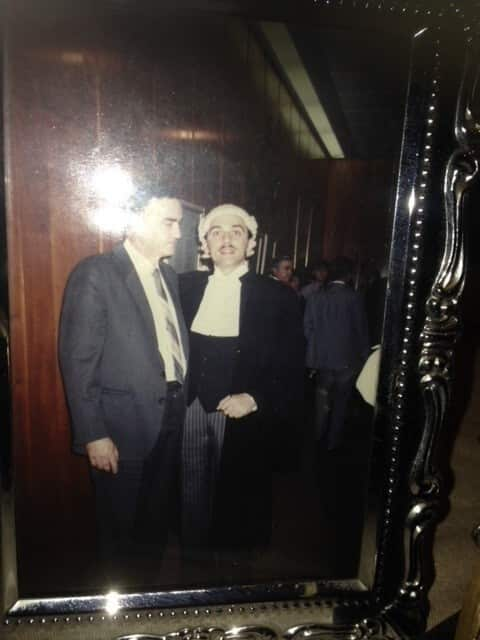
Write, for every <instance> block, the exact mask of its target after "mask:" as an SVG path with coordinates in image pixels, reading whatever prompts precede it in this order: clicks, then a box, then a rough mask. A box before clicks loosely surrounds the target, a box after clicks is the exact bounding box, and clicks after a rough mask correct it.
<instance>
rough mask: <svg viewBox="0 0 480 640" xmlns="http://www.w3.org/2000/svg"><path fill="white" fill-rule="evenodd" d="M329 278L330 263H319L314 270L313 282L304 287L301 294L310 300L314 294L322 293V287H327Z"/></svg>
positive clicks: (323, 261)
mask: <svg viewBox="0 0 480 640" xmlns="http://www.w3.org/2000/svg"><path fill="white" fill-rule="evenodd" d="M327 278H328V262H325V260H322V261H320V262H317V263H316V264H315V265H314V266H313V268H312V280H311V282H309V283H308V284H306V285H305V286H304V287H302V289H301V291H300V293H301V294H302V296H303V297H304V298H305V300H308V298H309V297H310V296H311V295H312V293H316V292H317V291H320V289H321V288H322V287H324V286H325V283H326V281H327Z"/></svg>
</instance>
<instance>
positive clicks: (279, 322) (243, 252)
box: [180, 205, 304, 552]
mask: <svg viewBox="0 0 480 640" xmlns="http://www.w3.org/2000/svg"><path fill="white" fill-rule="evenodd" d="M256 233H257V223H256V220H255V218H253V216H250V215H249V214H248V213H247V212H246V211H244V210H243V209H241V208H239V207H237V206H234V205H221V206H219V207H216V208H215V209H213V210H212V211H210V213H209V214H208V215H207V216H205V217H204V218H203V219H202V220H201V222H200V225H199V238H200V242H201V245H202V249H203V253H204V257H208V258H210V259H211V261H212V263H213V267H214V270H213V273H211V274H209V273H207V272H201V271H197V272H192V273H189V274H185V275H183V276H181V279H180V294H181V300H182V306H183V309H184V314H185V321H186V323H187V326H188V327H189V328H190V340H191V350H190V353H191V356H190V364H189V393H188V399H187V404H188V409H187V416H186V425H185V436H184V459H183V474H182V475H183V527H182V532H183V540H184V544H185V545H186V546H187V547H190V548H195V547H196V548H205V547H206V548H214V549H215V550H220V549H228V550H238V551H246V552H249V551H251V550H252V549H255V548H258V547H260V546H264V545H266V544H267V543H268V541H269V538H270V530H271V507H272V504H271V503H272V501H271V482H272V469H274V468H275V467H276V466H277V465H278V464H280V463H281V462H282V461H281V460H280V457H281V456H282V454H283V453H284V451H282V446H281V445H286V446H287V447H290V450H291V449H292V448H294V445H295V442H296V440H297V439H298V436H297V433H296V431H295V417H296V414H297V412H299V411H301V407H302V402H303V398H302V378H303V366H304V361H303V357H304V338H303V335H302V324H301V314H300V309H299V305H298V303H297V300H296V297H295V294H294V292H293V291H292V290H291V289H290V288H289V287H286V286H284V285H283V284H281V283H279V282H275V281H274V280H272V279H271V278H267V277H264V276H260V275H256V274H255V273H252V272H250V271H249V267H248V260H247V259H248V258H249V257H250V256H251V255H253V249H254V247H255V238H256Z"/></svg>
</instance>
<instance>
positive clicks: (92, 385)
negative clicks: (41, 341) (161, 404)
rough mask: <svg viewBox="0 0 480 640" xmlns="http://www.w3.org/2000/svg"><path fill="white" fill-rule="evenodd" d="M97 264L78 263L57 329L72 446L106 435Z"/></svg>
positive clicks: (103, 320) (103, 317)
mask: <svg viewBox="0 0 480 640" xmlns="http://www.w3.org/2000/svg"><path fill="white" fill-rule="evenodd" d="M100 282H101V277H100V273H99V269H98V267H97V268H95V264H94V263H93V264H92V262H87V263H82V264H80V265H79V267H77V269H76V270H74V272H73V273H72V275H71V276H70V278H69V281H68V283H67V286H66V289H65V293H64V299H63V307H62V312H61V317H60V328H59V360H60V368H61V372H62V376H63V382H64V387H65V393H66V397H67V403H68V407H69V410H70V415H71V424H72V431H73V448H74V451H76V452H77V453H83V452H84V450H85V444H86V443H88V442H91V441H93V440H97V439H99V438H104V437H108V435H109V434H108V432H107V429H106V426H105V420H104V417H103V412H102V408H101V384H100V365H101V359H102V353H103V347H104V342H105V336H106V330H107V320H108V316H107V304H106V300H105V296H104V294H103V292H102V287H101V286H100Z"/></svg>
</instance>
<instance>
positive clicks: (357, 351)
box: [304, 257, 369, 450]
mask: <svg viewBox="0 0 480 640" xmlns="http://www.w3.org/2000/svg"><path fill="white" fill-rule="evenodd" d="M352 278H353V262H352V261H351V260H349V259H348V258H343V257H340V258H336V259H335V260H334V261H333V262H332V263H331V265H330V271H329V281H328V283H327V285H326V286H325V287H324V288H323V289H320V291H318V292H317V293H314V294H312V295H311V296H310V297H309V299H308V300H307V306H306V309H305V316H304V327H305V337H306V340H307V357H306V366H307V367H308V368H309V369H310V370H313V371H315V372H316V385H317V391H320V392H321V393H317V394H316V398H317V406H316V415H315V420H316V431H317V439H318V440H320V441H323V444H324V446H325V447H326V448H327V449H328V450H333V449H336V448H338V447H341V446H342V445H344V444H346V425H345V419H346V415H347V408H348V403H349V400H350V396H351V394H352V391H353V388H354V384H355V380H356V378H357V376H358V373H359V372H360V370H361V368H362V366H363V364H364V362H365V360H366V359H367V357H368V354H369V340H368V328H367V320H366V314H365V309H364V306H363V300H362V298H361V296H360V294H358V293H357V292H355V291H354V290H353V289H352V286H351V283H352ZM322 396H323V406H321V405H322V403H320V402H319V401H318V399H319V398H321V397H322Z"/></svg>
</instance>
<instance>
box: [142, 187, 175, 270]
mask: <svg viewBox="0 0 480 640" xmlns="http://www.w3.org/2000/svg"><path fill="white" fill-rule="evenodd" d="M181 219H182V205H181V204H180V201H179V200H177V199H176V198H152V199H151V200H150V201H149V203H148V204H147V206H146V207H145V209H144V212H143V222H144V224H143V229H142V231H143V234H142V235H144V241H145V242H147V243H148V245H149V247H150V248H151V252H152V253H153V254H154V255H155V256H156V257H158V258H159V259H161V258H167V257H168V256H171V255H173V253H174V252H175V246H176V244H177V240H178V239H179V238H180V236H181V232H180V221H181Z"/></svg>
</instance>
